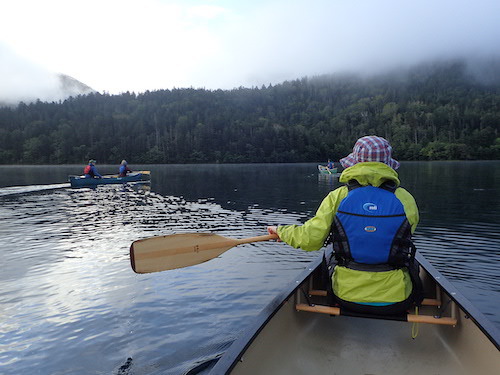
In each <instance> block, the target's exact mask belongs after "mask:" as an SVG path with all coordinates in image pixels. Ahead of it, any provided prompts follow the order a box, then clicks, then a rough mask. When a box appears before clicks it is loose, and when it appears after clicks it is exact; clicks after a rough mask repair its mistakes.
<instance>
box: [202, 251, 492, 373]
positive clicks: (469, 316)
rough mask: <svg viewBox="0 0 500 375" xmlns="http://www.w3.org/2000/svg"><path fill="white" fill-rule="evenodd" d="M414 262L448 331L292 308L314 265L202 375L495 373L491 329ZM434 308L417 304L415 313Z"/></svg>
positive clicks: (315, 272)
mask: <svg viewBox="0 0 500 375" xmlns="http://www.w3.org/2000/svg"><path fill="white" fill-rule="evenodd" d="M418 260H419V262H420V264H421V266H422V267H421V269H422V278H423V281H424V287H425V289H426V293H433V296H432V297H434V298H435V297H436V296H435V294H440V296H439V298H440V301H441V306H442V309H443V313H444V314H447V315H448V314H450V312H451V313H452V315H453V318H454V319H456V321H457V324H456V326H450V325H440V324H418V330H419V331H418V335H417V337H416V338H415V339H412V328H413V329H415V327H413V324H412V323H409V322H405V321H394V320H383V319H370V318H359V317H351V316H330V315H327V314H320V313H311V312H305V311H297V304H298V303H301V302H302V303H303V302H304V297H302V295H303V292H302V291H303V290H310V286H311V285H312V283H313V281H312V279H313V278H314V277H316V276H317V275H318V272H319V261H316V262H313V263H312V264H311V265H310V266H309V267H308V268H307V269H306V270H305V271H304V272H303V273H302V275H300V277H298V278H297V279H296V280H294V283H293V286H290V287H289V288H287V289H286V290H284V291H283V293H282V294H281V295H280V296H278V297H277V298H275V299H274V300H273V301H272V302H271V303H270V304H269V305H268V306H267V307H266V308H265V309H264V310H263V311H262V313H261V314H260V315H259V316H258V317H257V319H256V322H255V324H254V325H252V326H251V327H250V328H249V329H248V330H247V331H246V332H245V333H244V334H243V335H242V336H241V337H240V338H239V339H237V340H236V341H235V342H234V343H233V344H232V345H231V347H230V348H229V349H228V351H227V352H226V353H224V355H222V357H221V358H220V359H219V360H218V362H217V363H216V365H215V366H214V367H213V369H212V371H211V372H210V374H235V375H246V374H249V375H250V374H259V375H266V374H272V375H280V374H294V375H295V374H308V375H309V374H321V375H323V374H338V375H340V374H410V375H411V374H440V375H447V374H450V375H451V374H453V375H456V374H483V375H488V374H491V375H493V374H498V369H500V352H499V342H500V335H499V332H498V330H497V329H496V328H495V326H494V325H493V324H492V323H491V322H489V321H488V320H487V319H486V318H485V317H484V316H483V315H482V314H481V313H479V312H478V311H477V310H476V309H475V308H474V307H473V306H472V305H471V304H470V302H469V301H467V300H466V299H465V298H464V297H463V296H462V295H461V294H460V293H459V292H458V291H457V290H456V289H455V288H454V287H453V286H452V285H451V284H450V283H449V282H447V280H446V279H444V277H443V276H442V275H441V274H439V272H438V271H436V270H435V269H434V268H433V267H432V266H431V265H430V264H429V263H428V262H427V261H426V260H425V259H424V258H422V257H421V256H420V255H419V256H418ZM297 285H298V286H297ZM313 297H314V296H309V298H313ZM309 298H307V299H309ZM435 309H436V307H435V306H425V307H422V308H421V311H420V314H422V315H430V314H432V313H433V310H435ZM434 313H435V312H434ZM444 314H443V315H444ZM430 318H433V316H432V315H431V316H430Z"/></svg>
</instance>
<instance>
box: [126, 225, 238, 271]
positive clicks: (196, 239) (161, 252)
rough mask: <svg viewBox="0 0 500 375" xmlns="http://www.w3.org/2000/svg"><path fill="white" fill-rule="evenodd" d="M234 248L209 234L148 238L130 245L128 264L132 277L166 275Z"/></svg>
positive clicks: (231, 243)
mask: <svg viewBox="0 0 500 375" xmlns="http://www.w3.org/2000/svg"><path fill="white" fill-rule="evenodd" d="M238 244H239V242H238V241H237V240H233V239H231V238H226V237H223V236H219V235H217V234H213V233H183V234H173V235H170V236H159V237H151V238H146V239H143V240H138V241H134V242H133V243H132V245H131V246H130V261H131V264H132V269H133V270H134V272H136V273H149V272H159V271H166V270H172V269H175V268H183V267H188V266H193V265H195V264H200V263H203V262H206V261H208V260H210V259H213V258H216V257H218V256H219V255H221V254H222V253H224V252H225V251H227V250H229V249H230V248H232V247H233V246H236V245H238Z"/></svg>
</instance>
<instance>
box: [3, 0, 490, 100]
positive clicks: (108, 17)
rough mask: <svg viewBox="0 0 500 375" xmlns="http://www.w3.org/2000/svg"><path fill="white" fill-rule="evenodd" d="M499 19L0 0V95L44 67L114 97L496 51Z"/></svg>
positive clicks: (375, 8)
mask: <svg viewBox="0 0 500 375" xmlns="http://www.w3.org/2000/svg"><path fill="white" fill-rule="evenodd" d="M499 16H500V0H469V1H465V0H419V1H405V0H267V1H264V0H212V1H210V0H207V1H202V0H0V99H1V97H2V94H3V95H5V93H7V92H8V93H12V92H19V91H23V90H24V91H25V90H33V91H36V90H43V89H44V88H46V87H47V85H49V86H50V84H51V83H50V82H47V78H46V75H45V74H44V72H45V71H52V72H58V73H64V74H67V75H69V76H72V77H74V78H76V79H78V80H79V81H81V82H83V83H85V84H87V85H89V86H91V87H92V88H93V89H95V90H97V91H100V92H108V93H111V94H118V93H121V92H125V91H134V92H142V91H145V90H155V89H171V88H173V87H195V88H198V87H204V88H207V89H217V88H222V89H231V88H234V87H239V86H245V87H252V86H259V87H260V86H261V85H262V84H265V85H267V84H269V83H278V82H282V81H284V80H291V79H295V78H301V77H303V76H312V75H318V74H323V73H332V72H337V71H345V70H355V71H362V72H372V71H375V72H376V71H378V70H379V69H383V68H388V67H393V66H396V65H400V64H405V65H409V64H410V65H411V64H414V63H417V62H420V61H422V60H428V59H432V58H435V57H439V58H443V57H450V56H466V57H467V56H481V57H483V56H485V57H490V56H492V55H496V56H498V55H499V54H500V22H499Z"/></svg>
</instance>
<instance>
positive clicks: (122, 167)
mask: <svg viewBox="0 0 500 375" xmlns="http://www.w3.org/2000/svg"><path fill="white" fill-rule="evenodd" d="M130 172H132V169H130V168H129V167H128V163H127V161H126V160H125V159H123V160H122V162H121V164H120V170H119V172H118V173H119V174H118V177H125V176H127V173H130Z"/></svg>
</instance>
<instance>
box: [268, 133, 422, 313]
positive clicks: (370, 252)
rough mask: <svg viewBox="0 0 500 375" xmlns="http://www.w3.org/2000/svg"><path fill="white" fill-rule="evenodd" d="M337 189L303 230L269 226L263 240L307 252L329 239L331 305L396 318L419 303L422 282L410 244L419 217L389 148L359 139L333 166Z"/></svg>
mask: <svg viewBox="0 0 500 375" xmlns="http://www.w3.org/2000/svg"><path fill="white" fill-rule="evenodd" d="M340 163H341V165H342V166H343V167H344V168H346V169H345V170H344V171H343V172H342V174H341V175H340V178H339V181H340V182H343V183H345V185H344V186H342V187H339V188H337V189H336V190H334V191H332V192H330V193H329V194H328V195H327V196H326V197H325V198H324V200H323V202H322V203H321V205H320V207H319V208H318V210H317V212H316V215H315V216H314V217H313V218H311V219H309V220H308V221H306V222H305V223H304V224H303V225H280V226H277V227H276V226H269V227H268V228H267V231H268V233H269V234H277V235H278V236H279V240H281V241H284V242H286V243H287V244H289V245H291V246H292V247H295V248H301V249H303V250H306V251H314V250H319V249H320V248H322V247H323V246H324V244H325V242H327V240H329V239H331V241H332V242H333V256H334V259H333V258H332V259H331V264H330V265H331V272H330V274H329V277H330V278H329V280H330V281H329V285H328V287H331V288H330V291H331V293H330V295H331V296H332V298H333V300H334V303H335V304H338V305H340V306H341V307H343V308H347V309H349V310H351V311H357V312H361V313H371V314H397V313H401V312H403V311H405V310H407V309H408V308H409V307H410V306H411V305H412V304H414V303H415V304H417V305H419V304H420V302H421V300H422V296H421V283H420V279H419V277H418V268H417V266H416V263H415V262H413V257H414V252H415V248H414V246H413V244H412V243H411V235H412V234H413V233H414V231H415V229H416V227H417V224H418V221H419V213H418V208H417V204H416V202H415V199H414V198H413V196H412V195H411V194H410V193H409V192H408V191H407V190H405V189H403V188H402V187H400V186H399V185H400V181H399V177H398V174H397V173H396V169H398V168H399V166H400V164H399V162H397V161H396V160H394V159H393V158H392V147H391V146H390V144H389V142H388V141H387V140H386V139H384V138H382V137H378V136H365V137H362V138H360V139H358V141H357V142H356V144H355V145H354V148H353V152H352V153H351V154H349V155H348V156H347V157H345V158H343V159H341V160H340Z"/></svg>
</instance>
